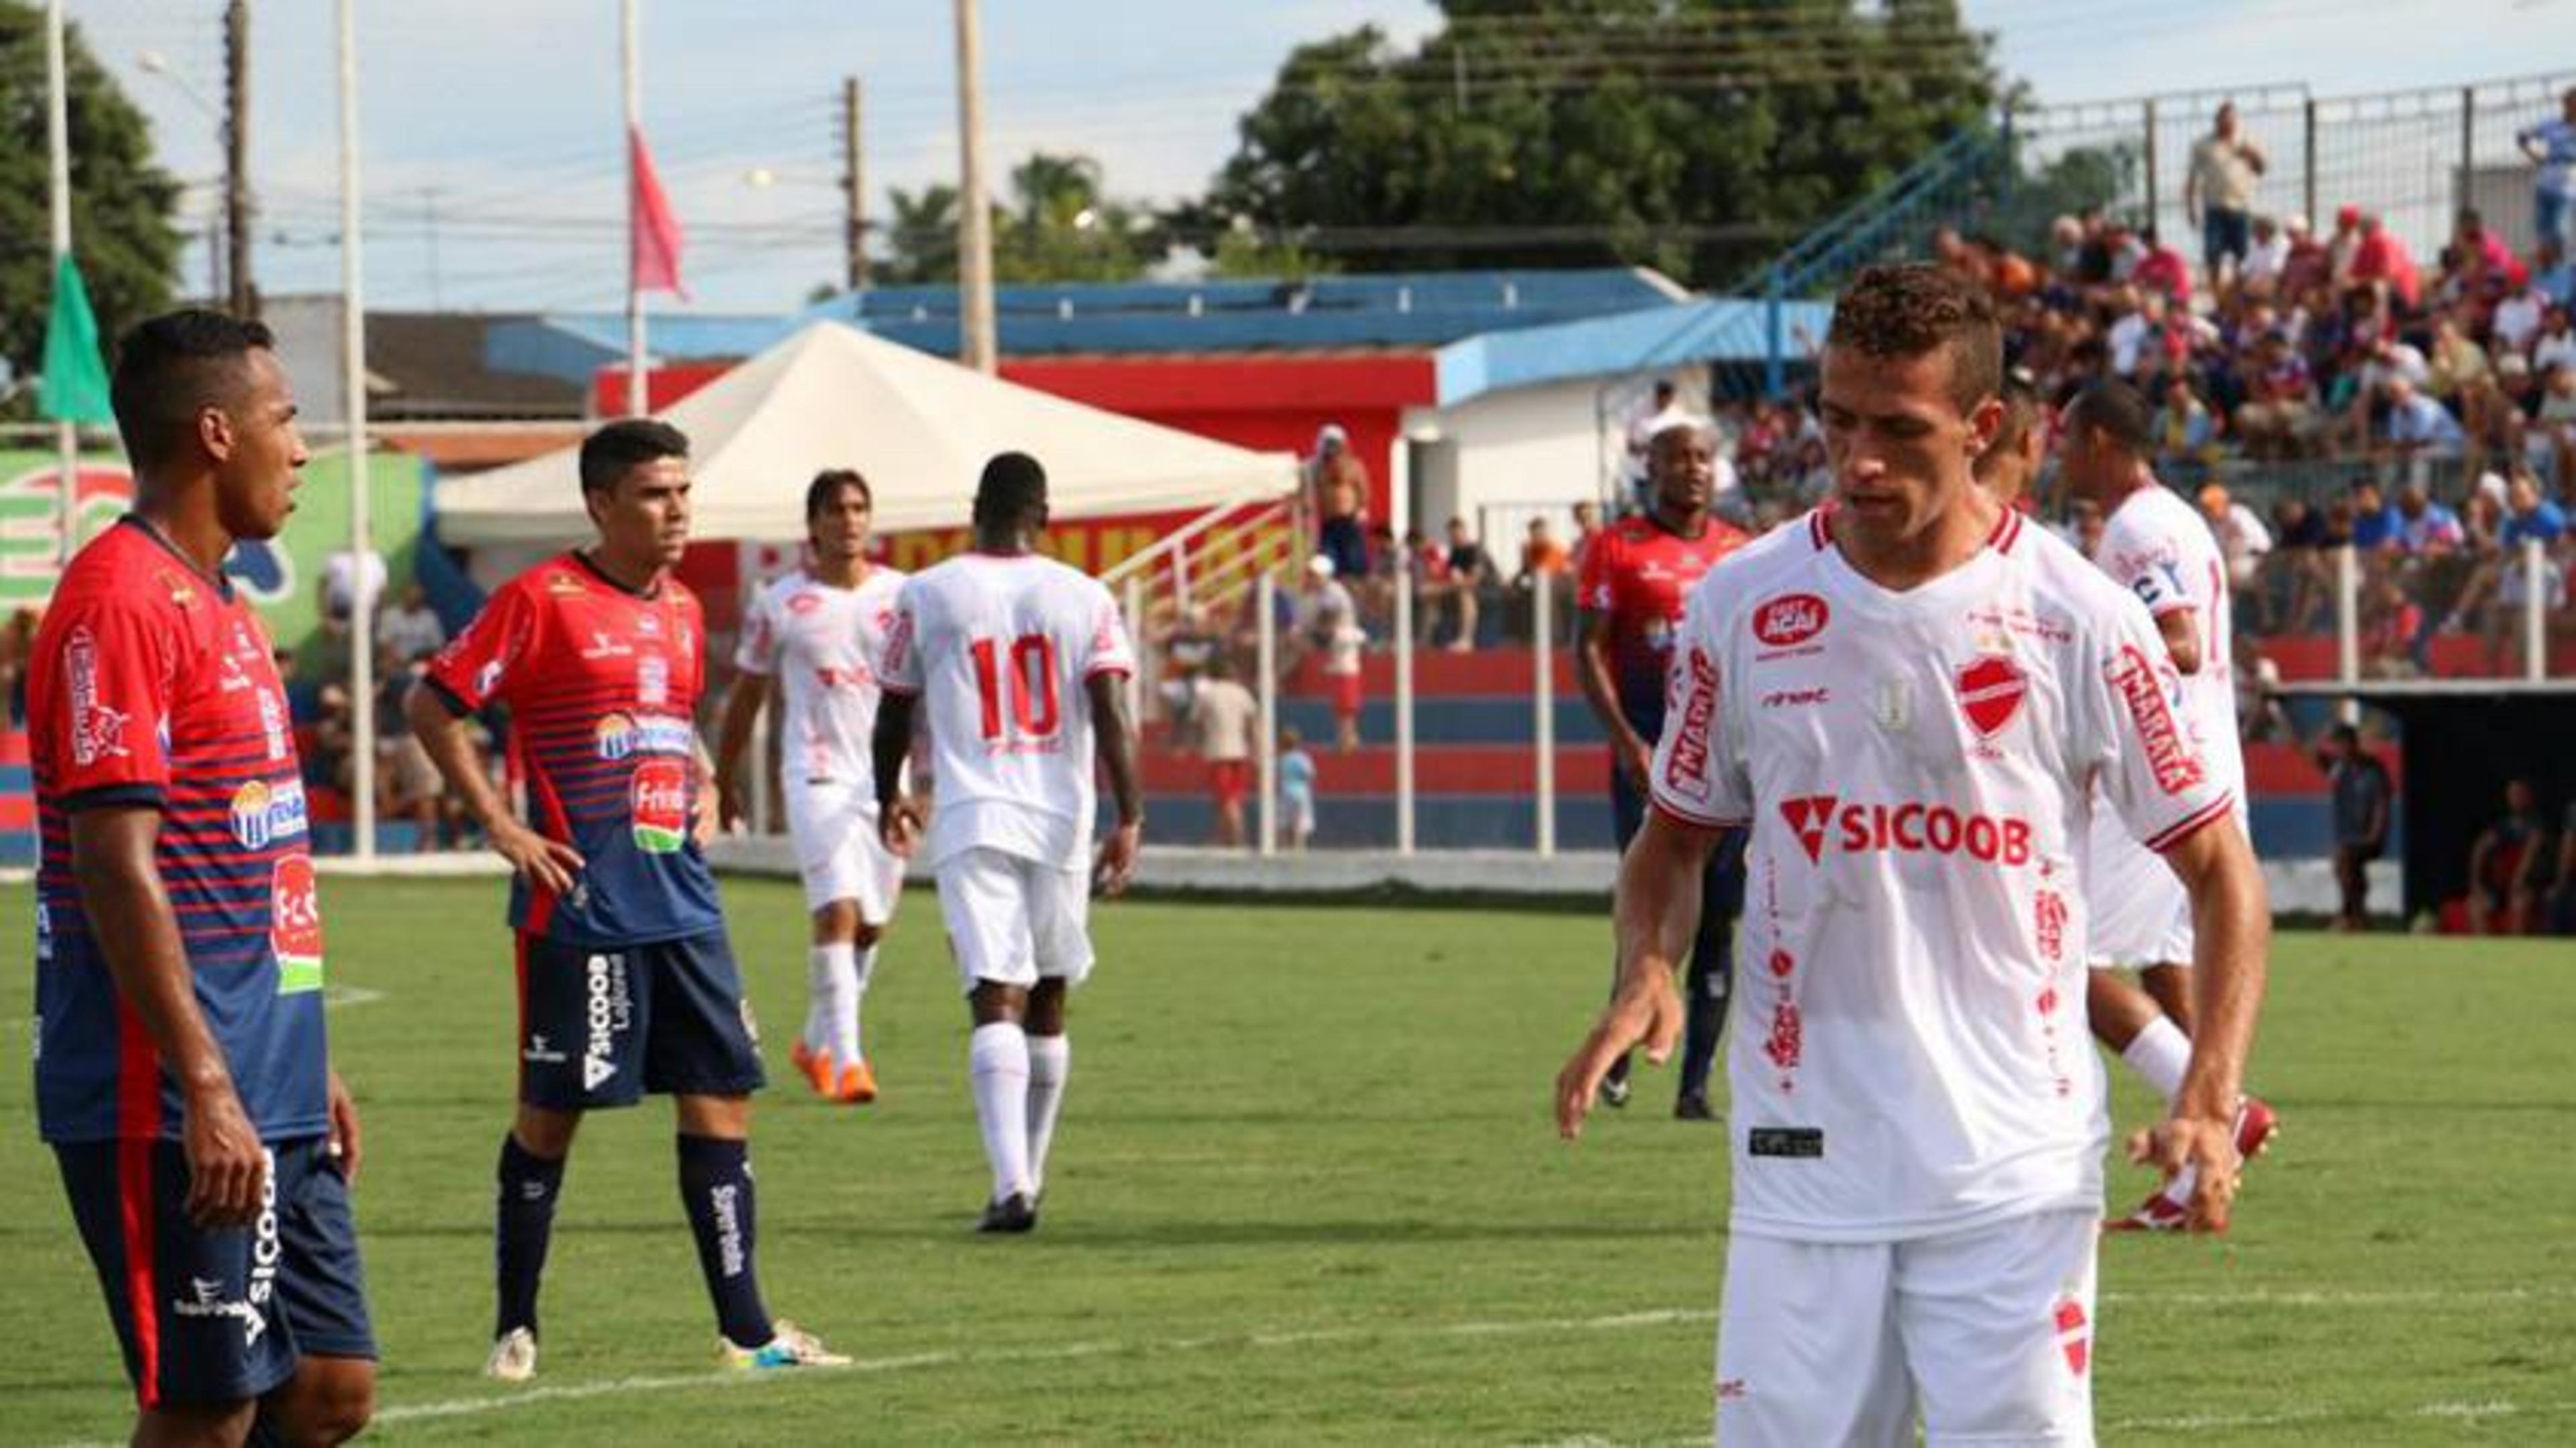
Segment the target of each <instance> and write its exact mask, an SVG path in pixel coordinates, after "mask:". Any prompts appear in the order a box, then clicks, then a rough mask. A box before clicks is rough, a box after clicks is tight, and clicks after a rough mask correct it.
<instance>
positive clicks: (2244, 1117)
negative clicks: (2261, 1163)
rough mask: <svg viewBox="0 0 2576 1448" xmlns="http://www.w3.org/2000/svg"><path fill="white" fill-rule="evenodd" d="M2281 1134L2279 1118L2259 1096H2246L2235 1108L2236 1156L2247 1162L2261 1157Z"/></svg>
mask: <svg viewBox="0 0 2576 1448" xmlns="http://www.w3.org/2000/svg"><path fill="white" fill-rule="evenodd" d="M2280 1134H2281V1117H2280V1115H2279V1113H2277V1112H2275V1111H2274V1110H2273V1109H2272V1108H2271V1107H2270V1106H2269V1105H2267V1104H2265V1102H2264V1100H2263V1098H2262V1097H2260V1096H2248V1097H2246V1098H2245V1102H2244V1104H2243V1105H2241V1106H2239V1107H2237V1108H2236V1154H2237V1155H2238V1156H2240V1157H2243V1158H2244V1159H2245V1160H2247V1161H2252V1160H2253V1159H2254V1158H2256V1157H2258V1156H2261V1155H2262V1154H2263V1152H2264V1149H2265V1148H2266V1147H2269V1146H2270V1145H2271V1144H2272V1138H2273V1137H2276V1136H2278V1135H2280Z"/></svg>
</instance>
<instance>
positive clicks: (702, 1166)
mask: <svg viewBox="0 0 2576 1448" xmlns="http://www.w3.org/2000/svg"><path fill="white" fill-rule="evenodd" d="M680 1201H681V1203H682V1204H683V1205H684V1206H686V1207H687V1208H688V1209H689V1230H690V1231H691V1232H692V1233H694V1234H695V1235H696V1237H697V1239H698V1269H699V1270H700V1271H702V1272H704V1273H705V1274H706V1278H707V1296H708V1297H710V1298H712V1299H714V1301H715V1307H716V1326H717V1328H718V1329H719V1330H721V1331H722V1332H723V1333H724V1335H725V1340H726V1341H728V1342H731V1343H732V1344H733V1345H734V1346H736V1347H761V1346H765V1345H766V1344H767V1343H768V1342H769V1340H770V1338H772V1337H773V1336H775V1335H776V1333H775V1332H774V1330H773V1329H772V1328H771V1326H770V1321H769V1309H768V1308H767V1307H764V1306H762V1305H761V1301H760V1275H759V1273H758V1272H757V1271H755V1270H754V1267H753V1262H752V1237H753V1227H754V1225H755V1223H756V1219H757V1216H758V1214H757V1213H756V1212H755V1211H754V1209H753V1203H752V1193H751V1143H749V1142H745V1141H727V1140H725V1139H723V1138H721V1137H714V1136H690V1135H687V1134H686V1133H683V1134H682V1135H681V1137H680Z"/></svg>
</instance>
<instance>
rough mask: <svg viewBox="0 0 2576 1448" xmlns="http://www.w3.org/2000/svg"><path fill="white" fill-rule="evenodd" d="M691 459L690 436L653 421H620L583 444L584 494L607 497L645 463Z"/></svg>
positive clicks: (630, 419) (609, 425)
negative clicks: (623, 478) (597, 494)
mask: <svg viewBox="0 0 2576 1448" xmlns="http://www.w3.org/2000/svg"><path fill="white" fill-rule="evenodd" d="M688 455H689V436H688V434H687V433H684V432H682V431H680V430H679V429H678V428H676V427H673V426H672V425H671V424H669V423H667V422H664V421H662V420H660V419H659V418H652V417H621V418H619V419H617V420H616V421H615V422H612V423H610V424H608V425H607V426H606V427H603V428H601V429H600V430H599V431H597V432H594V433H592V434H591V435H590V436H588V437H586V438H583V439H582V440H581V490H582V491H583V492H585V493H605V492H609V491H611V490H613V489H615V488H616V486H617V480H618V479H619V478H622V477H624V476H626V474H627V471H628V470H629V469H631V468H634V467H636V466H637V465H639V464H642V463H649V462H655V461H658V460H660V459H662V458H684V457H687V456H688Z"/></svg>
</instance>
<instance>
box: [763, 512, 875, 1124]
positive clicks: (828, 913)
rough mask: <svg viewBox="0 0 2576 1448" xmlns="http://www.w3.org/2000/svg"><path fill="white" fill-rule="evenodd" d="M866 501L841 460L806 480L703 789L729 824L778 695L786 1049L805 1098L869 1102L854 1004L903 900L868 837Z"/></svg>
mask: <svg viewBox="0 0 2576 1448" xmlns="http://www.w3.org/2000/svg"><path fill="white" fill-rule="evenodd" d="M875 510H876V499H875V494H873V493H872V492H870V491H869V489H868V482H867V479H865V478H863V477H861V476H859V475H858V474H857V473H855V472H852V471H850V470H849V469H847V468H830V469H826V470H825V471H823V472H820V473H817V474H815V476H814V481H813V482H812V483H811V484H809V485H808V486H807V487H806V489H805V538H806V542H807V543H808V545H810V548H811V554H812V556H811V559H810V561H809V562H807V564H806V565H805V566H804V567H802V568H799V569H797V570H795V571H793V572H791V573H789V574H788V575H787V576H785V577H784V578H781V579H779V580H778V581H777V582H775V583H773V584H771V585H770V586H769V587H767V588H765V589H763V590H761V592H760V594H759V596H758V597H756V598H755V599H753V600H752V604H751V607H750V608H749V609H748V610H746V611H745V613H744V616H743V621H742V642H741V644H740V646H739V647H738V648H737V649H736V650H735V653H734V668H735V670H736V675H735V680H734V686H733V690H732V692H731V693H729V694H728V695H726V697H725V708H724V725H723V728H722V730H721V731H720V732H719V733H718V735H717V745H716V767H717V776H716V787H717V791H718V794H719V796H720V797H721V799H722V802H723V809H724V822H725V824H726V825H727V826H728V827H730V826H731V825H733V824H734V823H735V822H737V821H739V820H740V819H741V818H742V817H743V813H744V808H743V807H744V780H743V769H742V766H743V762H744V760H745V759H746V758H747V757H748V756H749V754H750V749H749V745H750V742H751V725H752V721H753V720H754V719H756V718H758V717H759V715H760V710H761V706H762V705H763V704H764V703H765V702H767V701H768V699H769V697H770V695H771V694H772V692H773V691H774V692H775V693H776V694H777V695H778V698H779V715H780V718H779V727H780V728H781V729H782V730H783V731H785V738H784V739H782V740H781V741H780V744H779V750H778V761H779V767H780V769H781V771H782V775H783V777H782V779H781V780H780V786H779V795H780V797H781V798H782V799H783V800H784V801H785V802H786V805H787V834H788V838H789V839H790V840H792V841H793V842H794V844H795V848H796V866H797V869H798V871H799V872H800V873H801V874H803V876H804V877H805V908H806V909H807V910H809V911H811V912H812V913H813V921H814V930H813V941H812V944H811V945H809V946H808V947H807V949H806V962H805V970H806V977H805V978H806V998H805V1029H804V1031H803V1033H802V1034H800V1035H799V1036H798V1037H797V1040H796V1044H795V1046H794V1047H793V1048H792V1049H791V1050H790V1053H789V1054H790V1056H791V1058H792V1059H793V1060H794V1061H795V1063H796V1069H797V1070H798V1071H799V1072H801V1073H802V1074H803V1075H804V1077H805V1079H806V1081H807V1082H808V1083H809V1084H811V1085H812V1086H813V1088H814V1090H815V1092H816V1093H817V1094H818V1095H821V1096H823V1097H824V1098H825V1099H827V1100H831V1101H839V1102H845V1103H850V1104H854V1105H864V1104H865V1103H867V1102H870V1101H874V1100H875V1099H876V1097H877V1078H876V1072H875V1071H873V1070H871V1069H870V1068H869V1066H868V1057H867V1051H866V1049H865V1047H864V1046H863V1045H862V1043H861V1040H860V1035H859V1006H860V1002H861V1001H862V1000H864V999H865V998H866V996H867V993H868V980H869V977H870V976H871V975H873V974H874V973H875V970H876V959H877V941H878V939H879V937H881V936H882V935H883V934H884V933H885V928H886V927H887V926H888V925H889V924H892V923H893V921H894V911H895V906H896V904H897V903H898V902H899V901H900V900H901V898H902V895H903V861H902V860H900V859H898V858H896V857H895V855H894V854H893V853H892V852H891V851H889V850H887V849H886V847H885V844H884V842H883V841H882V840H880V839H879V838H878V837H877V794H876V783H875V781H874V779H873V778H871V769H872V766H871V761H870V759H869V755H868V751H869V746H870V736H871V735H872V734H873V733H874V732H875V729H876V717H877V676H876V668H875V660H876V657H877V655H878V653H879V652H881V651H882V650H883V648H884V646H885V631H886V626H887V625H888V624H889V623H891V622H892V621H893V619H894V598H895V593H896V591H897V590H899V589H901V588H902V587H903V578H904V576H903V575H902V574H901V573H898V572H896V571H895V570H894V569H891V568H886V567H882V566H879V565H877V564H873V563H870V562H869V561H868V557H867V546H868V527H869V523H870V522H871V520H872V518H873V516H874V514H875Z"/></svg>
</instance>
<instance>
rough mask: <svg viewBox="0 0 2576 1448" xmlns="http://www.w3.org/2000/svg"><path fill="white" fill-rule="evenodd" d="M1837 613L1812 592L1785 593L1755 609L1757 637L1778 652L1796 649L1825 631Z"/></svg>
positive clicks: (1755, 633)
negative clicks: (1779, 650) (1778, 650)
mask: <svg viewBox="0 0 2576 1448" xmlns="http://www.w3.org/2000/svg"><path fill="white" fill-rule="evenodd" d="M1833 617H1834V610H1833V606H1832V605H1831V604H1828V603H1826V602H1825V600H1824V599H1823V598H1822V597H1820V596H1818V595H1816V594H1812V593H1784V594H1782V595H1780V596H1779V597H1778V598H1773V599H1766V600H1764V601H1763V603H1762V605H1761V606H1760V607H1759V608H1756V609H1755V610H1753V636H1754V637H1755V638H1757V639H1760V640H1762V642H1763V643H1765V644H1767V645H1769V646H1770V647H1772V648H1775V649H1786V648H1795V647H1796V646H1798V645H1799V644H1803V643H1805V642H1806V641H1807V640H1809V639H1812V638H1814V637H1815V636H1816V635H1818V634H1820V633H1823V632H1824V631H1825V625H1826V624H1828V623H1831V622H1832V621H1833Z"/></svg>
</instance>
